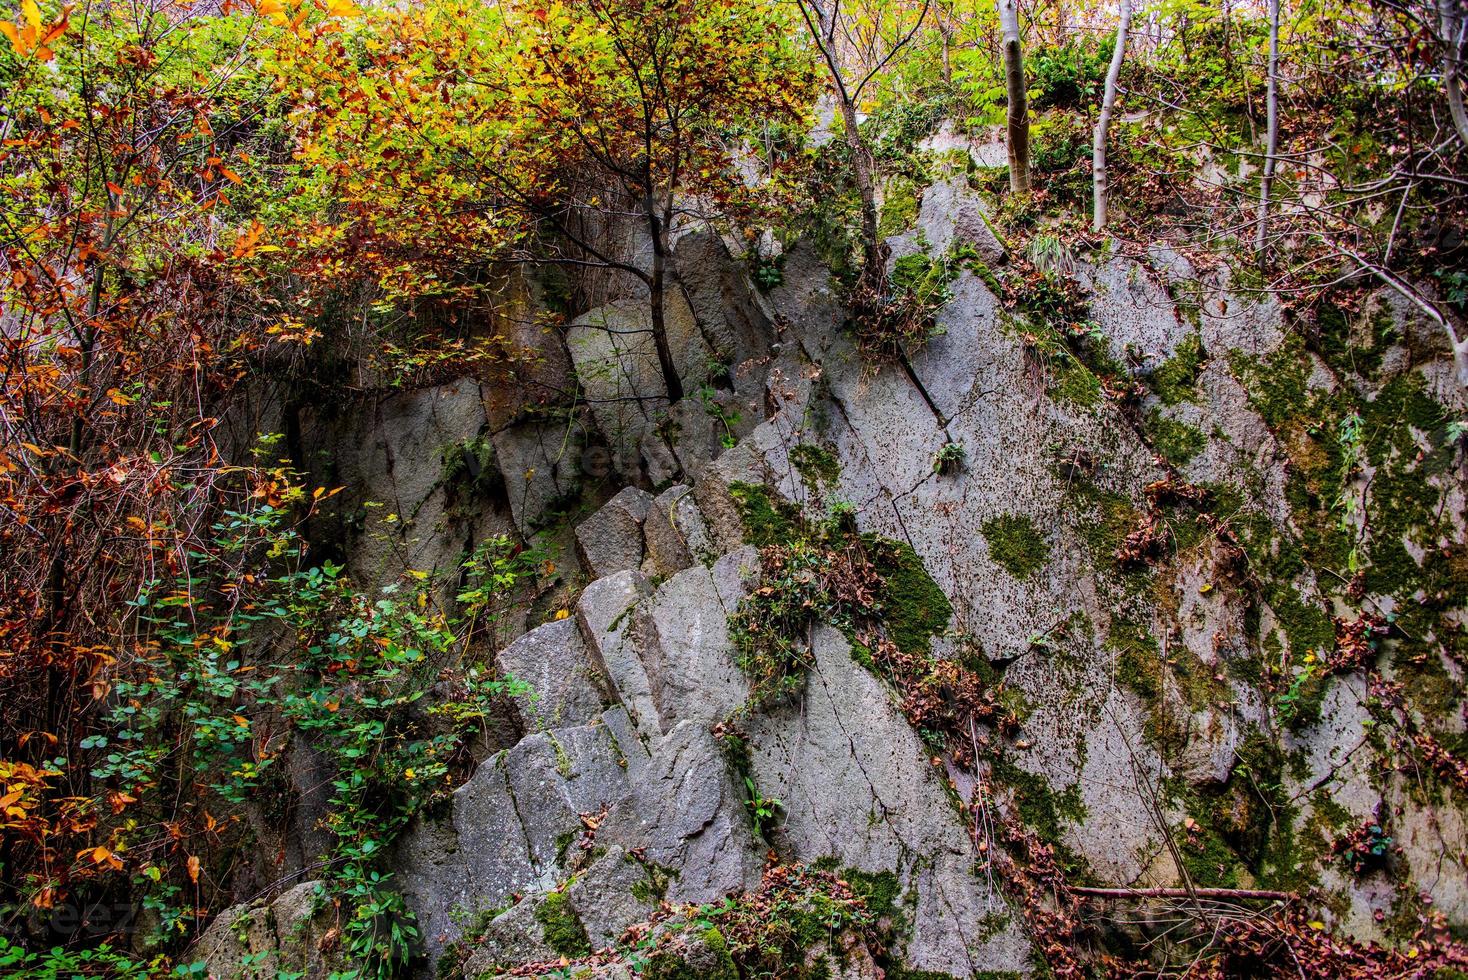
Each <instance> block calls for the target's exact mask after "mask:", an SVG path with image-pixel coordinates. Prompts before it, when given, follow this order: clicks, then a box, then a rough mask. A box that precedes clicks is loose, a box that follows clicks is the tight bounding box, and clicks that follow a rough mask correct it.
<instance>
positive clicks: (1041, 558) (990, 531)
mask: <svg viewBox="0 0 1468 980" xmlns="http://www.w3.org/2000/svg"><path fill="white" fill-rule="evenodd" d="M979 530H980V531H981V532H982V533H983V535H984V540H985V541H987V542H988V543H989V555H990V557H992V558H993V559H994V560H995V561H996V562H998V563H999V564H1000V565H1002V566H1004V569H1005V571H1007V572H1009V574H1010V575H1013V576H1014V577H1015V578H1019V579H1024V578H1029V577H1030V576H1031V575H1033V574H1035V573H1036V572H1038V571H1039V570H1040V569H1041V568H1043V567H1044V566H1045V563H1046V562H1047V561H1049V560H1050V545H1049V543H1048V542H1046V540H1045V539H1044V538H1043V537H1041V536H1040V532H1039V531H1037V530H1036V529H1035V525H1034V522H1033V521H1031V520H1030V519H1029V518H1028V517H1026V516H1024V515H1023V514H1003V515H1000V516H999V517H993V518H990V519H989V520H987V521H985V522H984V523H983V524H981V525H980V526H979Z"/></svg>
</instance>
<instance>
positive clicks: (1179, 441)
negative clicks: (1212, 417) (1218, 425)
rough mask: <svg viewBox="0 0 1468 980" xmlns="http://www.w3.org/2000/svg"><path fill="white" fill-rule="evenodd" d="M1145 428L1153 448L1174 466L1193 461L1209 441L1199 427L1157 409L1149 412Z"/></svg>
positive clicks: (1184, 464)
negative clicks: (1170, 416)
mask: <svg viewBox="0 0 1468 980" xmlns="http://www.w3.org/2000/svg"><path fill="white" fill-rule="evenodd" d="M1145 429H1146V433H1147V439H1148V441H1150V442H1151V444H1152V448H1153V449H1155V450H1156V451H1157V453H1158V454H1159V455H1161V456H1162V458H1163V459H1165V460H1167V461H1168V462H1169V463H1171V464H1172V465H1173V466H1186V465H1187V464H1188V463H1190V462H1192V461H1193V458H1194V457H1195V456H1197V455H1198V454H1199V453H1200V452H1202V451H1203V447H1204V446H1205V445H1207V442H1208V439H1207V437H1206V436H1204V435H1203V433H1202V432H1201V431H1200V430H1199V429H1197V428H1195V427H1193V426H1191V425H1189V424H1188V423H1186V422H1182V421H1179V420H1177V419H1174V418H1169V417H1168V416H1166V415H1163V414H1162V412H1160V411H1158V410H1156V409H1154V410H1152V411H1151V412H1148V413H1147V417H1146V421H1145Z"/></svg>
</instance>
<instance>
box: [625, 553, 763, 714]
mask: <svg viewBox="0 0 1468 980" xmlns="http://www.w3.org/2000/svg"><path fill="white" fill-rule="evenodd" d="M732 611H733V607H731V606H727V605H725V603H724V601H723V599H722V597H721V595H720V593H719V587H718V585H717V583H716V582H715V580H714V574H713V571H712V570H711V569H709V568H706V567H704V566H702V565H695V566H694V567H692V568H689V569H686V570H685V571H682V572H679V573H678V574H676V575H674V576H673V577H672V578H670V579H668V580H667V581H666V582H664V583H663V584H662V585H661V586H659V587H658V590H657V592H656V593H655V594H654V596H653V598H652V600H651V601H649V602H643V603H641V604H639V605H638V607H637V610H636V612H635V613H634V617H635V619H634V624H633V631H634V632H633V637H634V642H635V643H636V644H637V649H638V651H639V652H640V654H641V658H642V664H643V668H644V669H645V670H646V671H647V679H648V683H649V686H650V688H651V691H652V699H653V703H654V704H655V705H656V706H657V711H658V719H659V724H660V725H661V727H662V729H663V730H664V731H668V730H670V729H671V728H672V727H673V726H674V725H676V724H677V723H679V722H681V721H685V720H694V721H697V722H700V723H701V724H705V725H713V724H715V723H717V722H719V721H721V720H723V719H724V718H725V717H727V716H728V715H729V714H730V713H732V712H733V711H734V710H735V709H737V708H739V707H740V706H741V705H743V704H744V701H745V699H746V697H747V695H748V690H749V688H748V684H747V682H746V681H745V679H744V676H743V674H742V673H741V672H740V670H739V668H738V666H737V665H736V664H735V662H734V656H733V651H732V649H731V647H730V643H729V624H728V617H729V613H730V612H732Z"/></svg>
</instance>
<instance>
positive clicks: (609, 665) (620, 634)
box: [576, 571, 662, 736]
mask: <svg viewBox="0 0 1468 980" xmlns="http://www.w3.org/2000/svg"><path fill="white" fill-rule="evenodd" d="M651 596H652V586H651V584H650V583H649V582H648V580H647V577H646V576H645V575H643V574H642V573H641V572H638V571H625V572H618V573H617V574H616V575H611V576H608V577H606V578H601V579H597V580H596V581H595V582H592V583H591V584H590V585H588V586H587V587H586V588H585V589H584V590H583V591H582V593H581V597H580V599H578V600H577V602H576V622H577V624H578V625H579V626H580V627H581V635H582V636H583V638H585V640H586V643H587V645H588V647H589V648H590V649H591V651H592V655H593V656H594V657H595V658H596V659H597V660H598V661H599V662H600V666H601V671H602V673H603V675H604V676H605V677H606V678H607V680H608V681H610V683H611V685H612V687H613V688H614V689H615V690H616V693H617V697H618V698H619V699H620V700H621V702H622V704H623V706H625V708H626V710H627V714H628V716H629V717H630V718H631V721H632V724H633V725H634V726H635V727H636V728H637V730H638V731H639V732H641V733H643V734H644V735H647V736H656V735H661V734H662V728H661V726H660V725H659V722H658V711H657V705H656V703H655V702H654V701H653V697H652V688H651V686H650V685H649V683H648V679H647V671H646V670H645V669H644V668H643V666H642V659H641V657H640V656H638V652H637V648H636V646H635V644H634V643H633V642H632V639H631V637H630V635H629V634H630V630H631V627H632V616H633V612H632V610H633V609H634V608H635V607H636V606H637V605H638V604H639V603H641V602H643V601H646V600H648V599H649V598H650V597H651Z"/></svg>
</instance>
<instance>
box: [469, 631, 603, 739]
mask: <svg viewBox="0 0 1468 980" xmlns="http://www.w3.org/2000/svg"><path fill="white" fill-rule="evenodd" d="M496 662H497V663H498V665H499V669H500V673H501V674H509V675H510V676H512V677H514V678H515V679H516V680H519V681H521V682H523V683H526V684H528V685H530V687H531V693H529V694H522V695H519V696H517V697H516V698H515V699H514V702H515V709H516V711H518V712H519V714H520V720H521V722H522V724H523V726H524V728H525V730H526V731H542V730H544V729H547V728H561V727H566V726H571V725H584V724H587V723H589V722H590V721H592V720H593V719H595V718H596V717H597V716H599V715H600V714H601V712H602V707H603V701H604V700H606V699H607V698H606V695H605V693H604V689H605V682H604V680H603V678H602V676H601V672H600V670H599V669H598V667H597V664H596V662H595V661H594V660H593V658H592V656H591V654H590V652H589V651H588V650H587V648H586V641H585V640H584V639H583V638H582V635H581V630H580V629H578V628H577V625H576V621H575V620H573V619H571V618H569V617H567V618H566V619H561V620H556V621H555V622H550V623H546V624H544V625H542V626H537V627H536V628H535V629H533V630H531V631H530V632H529V633H526V634H525V635H524V636H522V637H520V638H519V639H518V640H516V641H515V642H514V643H511V644H510V645H509V646H507V647H505V648H504V649H503V650H501V651H500V653H499V656H498V657H497V658H496Z"/></svg>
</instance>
